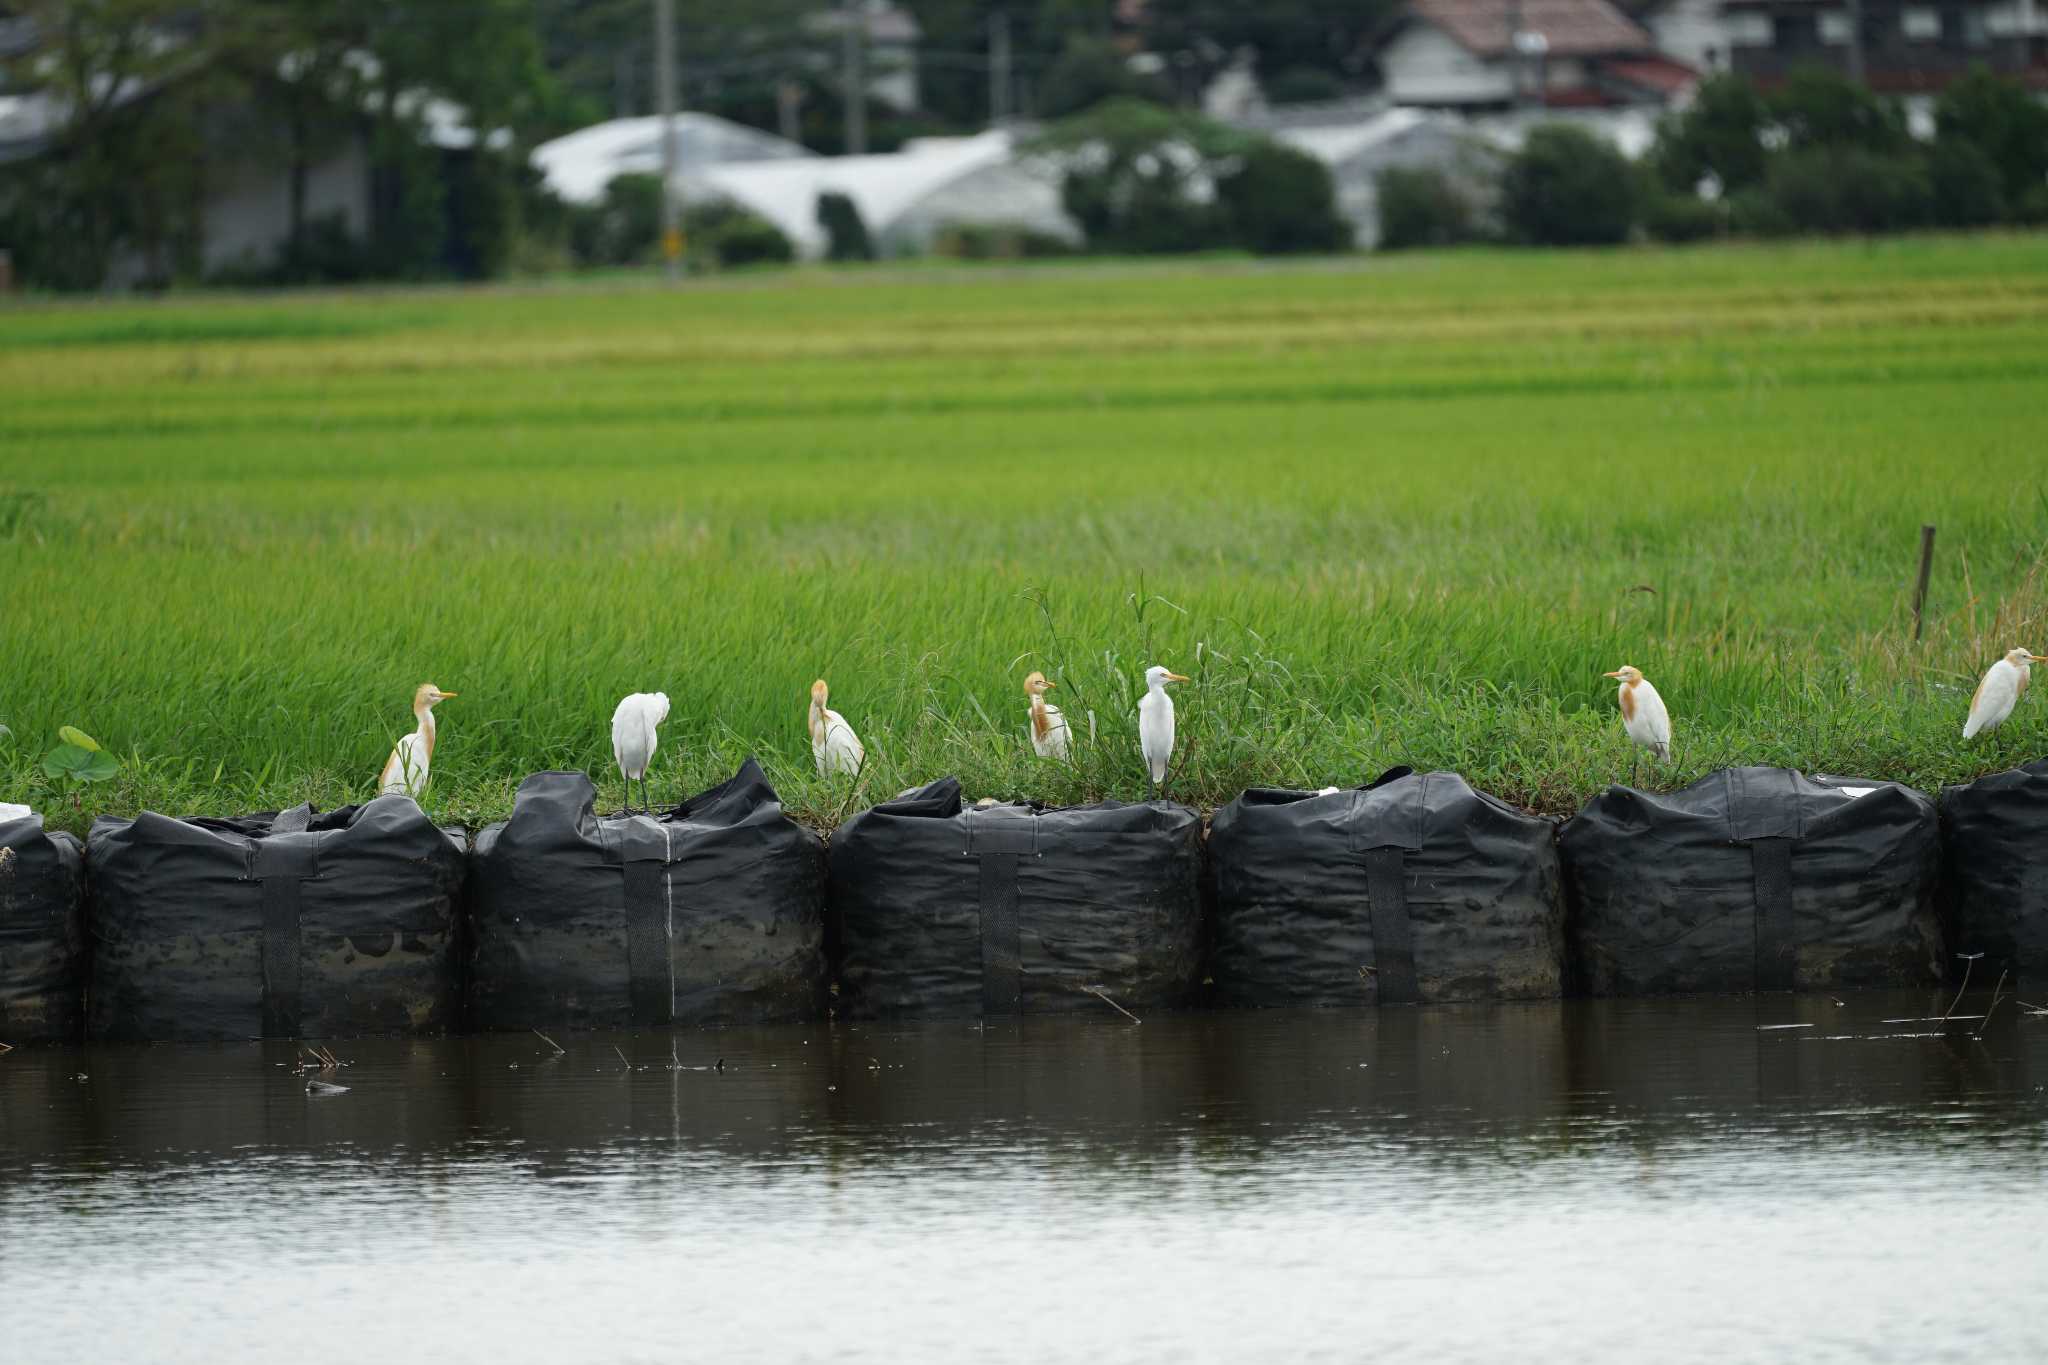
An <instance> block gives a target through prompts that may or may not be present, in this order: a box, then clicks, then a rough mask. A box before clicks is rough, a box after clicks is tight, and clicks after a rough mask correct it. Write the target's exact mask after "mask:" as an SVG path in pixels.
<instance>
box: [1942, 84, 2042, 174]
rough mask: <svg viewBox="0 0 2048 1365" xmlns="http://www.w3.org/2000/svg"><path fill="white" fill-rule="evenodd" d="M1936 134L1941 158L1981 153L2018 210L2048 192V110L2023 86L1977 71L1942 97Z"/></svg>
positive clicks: (1945, 91)
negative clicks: (1966, 151) (1970, 150)
mask: <svg viewBox="0 0 2048 1365" xmlns="http://www.w3.org/2000/svg"><path fill="white" fill-rule="evenodd" d="M1934 128H1935V135H1936V142H1935V148H1936V150H1937V152H1938V154H1939V155H1940V157H1942V158H1943V159H1946V158H1947V157H1948V156H1950V155H1951V154H1952V152H1953V151H1954V150H1956V149H1958V148H1962V147H1972V148H1975V149H1976V150H1977V152H1978V153H1980V154H1981V155H1982V156H1983V157H1984V159H1985V160H1986V161H1987V162H1989V164H1990V165H1991V166H1992V168H1993V169H1994V170H1995V171H1996V173H1997V175H1998V178H1999V184H2000V189H2001V192H2002V198H2003V199H2004V200H2005V202H2006V203H2008V204H2010V205H2012V206H2013V207H2014V208H2018V207H2019V206H2020V205H2021V204H2022V203H2023V202H2025V201H2026V200H2027V199H2028V197H2029V196H2033V195H2040V194H2041V193H2043V190H2044V186H2048V105H2043V104H2042V103H2041V102H2040V101H2039V100H2037V99H2035V98H2034V97H2033V95H2031V94H2029V93H2028V91H2027V89H2026V87H2024V86H2022V85H2020V84H2019V82H2017V81H2011V80H2007V79H2005V78H2004V77H2002V76H1994V75H1992V74H1991V73H1990V72H1989V71H1986V70H1985V69H1984V68H1983V67H1981V66H1980V67H1977V68H1975V69H1974V70H1972V71H1971V72H1970V74H1969V75H1967V76H1965V77H1963V78H1962V79H1961V80H1959V81H1957V82H1955V83H1954V84H1953V85H1951V86H1949V88H1948V89H1946V90H1944V91H1942V92H1941V97H1940V98H1939V99H1937V100H1936V101H1935V104H1934Z"/></svg>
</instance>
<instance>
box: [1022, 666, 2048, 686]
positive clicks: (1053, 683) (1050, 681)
mask: <svg viewBox="0 0 2048 1365" xmlns="http://www.w3.org/2000/svg"><path fill="white" fill-rule="evenodd" d="M2035 662H2037V663H2048V659H2039V660H2036V661H2035ZM1040 686H1042V687H1044V688H1045V690H1046V691H1048V692H1050V691H1052V690H1053V689H1054V688H1055V687H1058V686H1059V684H1058V683H1056V682H1054V681H1053V680H1052V679H1050V678H1047V679H1046V680H1045V681H1044V682H1043V683H1041V684H1040Z"/></svg>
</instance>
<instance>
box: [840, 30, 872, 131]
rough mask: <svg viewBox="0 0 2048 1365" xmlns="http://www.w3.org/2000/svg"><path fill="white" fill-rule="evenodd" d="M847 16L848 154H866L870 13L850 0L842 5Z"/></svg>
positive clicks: (845, 54) (845, 53) (844, 42)
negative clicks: (868, 21)
mask: <svg viewBox="0 0 2048 1365" xmlns="http://www.w3.org/2000/svg"><path fill="white" fill-rule="evenodd" d="M840 13H841V14H843V15H845V17H846V27H845V28H844V30H843V31H842V34H841V37H842V39H843V55H844V61H845V68H844V70H843V71H842V72H841V79H842V80H843V81H844V82H845V84H846V154H847V155H848V156H864V155H866V154H867V150H868V77H867V71H866V69H865V67H866V58H867V51H866V49H867V38H868V26H867V19H868V16H867V12H866V11H865V10H864V9H862V7H861V3H860V0H846V3H845V4H844V5H842V6H841V7H840Z"/></svg>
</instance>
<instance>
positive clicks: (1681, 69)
mask: <svg viewBox="0 0 2048 1365" xmlns="http://www.w3.org/2000/svg"><path fill="white" fill-rule="evenodd" d="M1600 69H1601V70H1602V71H1604V72H1606V73H1607V74H1608V75H1610V76H1613V77H1614V78H1616V79H1617V80H1622V81H1626V82H1628V84H1630V85H1633V86H1637V87H1639V88H1641V89H1644V90H1654V91H1656V92H1658V93H1659V94H1664V95H1675V94H1677V93H1678V92H1679V91H1681V90H1684V89H1686V88H1687V87H1688V86H1692V85H1695V84H1697V83H1698V82H1699V78H1700V73H1699V72H1697V71H1695V70H1693V69H1692V68H1691V67H1689V66H1687V65H1686V64H1685V63H1684V62H1680V61H1673V60H1672V59H1671V58H1669V57H1665V56H1662V55H1651V56H1647V57H1625V58H1620V59H1617V60H1614V61H1608V62H1602V63H1601V64H1600Z"/></svg>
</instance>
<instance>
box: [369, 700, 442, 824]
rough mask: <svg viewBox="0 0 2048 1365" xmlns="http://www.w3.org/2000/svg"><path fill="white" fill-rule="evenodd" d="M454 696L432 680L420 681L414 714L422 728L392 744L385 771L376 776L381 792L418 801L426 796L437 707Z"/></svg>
mask: <svg viewBox="0 0 2048 1365" xmlns="http://www.w3.org/2000/svg"><path fill="white" fill-rule="evenodd" d="M454 695H456V694H455V693H453V692H443V691H442V690H441V689H440V688H438V687H436V686H434V685H433V684H432V683H421V684H420V686H419V690H418V691H416V692H414V693H413V694H412V713H413V715H414V716H416V717H418V719H419V723H420V724H419V728H418V729H417V730H414V731H413V732H412V733H411V734H409V735H401V736H400V737H399V740H398V743H397V744H395V745H393V746H392V749H391V757H389V758H387V759H385V760H384V771H383V772H382V773H380V774H379V775H378V777H377V791H378V794H379V795H382V796H410V797H411V798H412V799H413V800H415V801H417V800H419V799H420V797H422V796H424V795H426V791H427V768H428V765H430V764H431V763H432V762H433V760H434V708H435V707H436V706H437V705H439V704H440V703H442V702H444V701H447V700H448V699H449V698H450V697H452V696H454Z"/></svg>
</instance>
